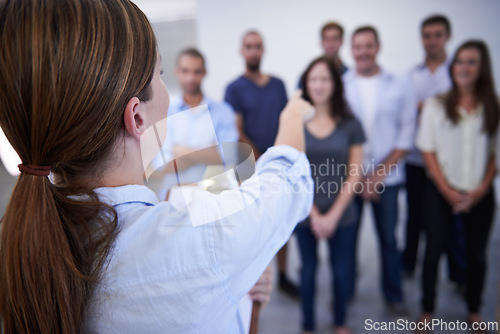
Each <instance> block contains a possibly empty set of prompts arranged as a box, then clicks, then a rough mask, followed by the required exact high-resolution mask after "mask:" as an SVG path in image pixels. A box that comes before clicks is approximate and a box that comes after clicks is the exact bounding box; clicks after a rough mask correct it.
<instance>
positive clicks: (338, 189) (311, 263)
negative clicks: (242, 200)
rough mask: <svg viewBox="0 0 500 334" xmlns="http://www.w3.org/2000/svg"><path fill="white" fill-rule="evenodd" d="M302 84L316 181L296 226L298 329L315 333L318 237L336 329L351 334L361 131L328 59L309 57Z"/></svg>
mask: <svg viewBox="0 0 500 334" xmlns="http://www.w3.org/2000/svg"><path fill="white" fill-rule="evenodd" d="M301 87H302V89H303V91H304V98H305V99H306V101H310V102H311V103H312V104H313V106H314V107H315V109H316V113H315V115H314V117H313V119H311V121H310V122H308V123H307V125H306V126H305V133H306V136H305V138H306V155H307V158H308V159H309V161H310V163H311V173H312V177H313V181H314V184H315V187H314V189H315V194H314V204H313V207H312V210H311V213H310V214H309V217H308V218H307V219H306V220H304V222H302V223H300V224H299V225H297V228H295V234H296V236H297V240H298V244H299V250H300V256H301V260H302V270H301V275H300V277H301V281H300V298H301V304H302V314H303V322H302V329H303V333H305V334H306V333H312V332H314V330H315V327H316V326H315V319H314V316H315V314H314V313H315V312H314V295H315V285H316V284H315V281H316V269H317V264H318V256H317V245H318V242H319V240H325V241H326V242H327V244H328V248H329V251H330V253H329V260H330V264H331V267H332V270H333V274H332V276H333V284H332V292H333V293H332V297H333V298H332V305H333V314H334V318H335V320H334V324H335V332H336V333H338V334H350V333H352V331H351V330H350V329H349V327H348V326H347V308H348V303H349V298H350V297H351V296H350V292H351V291H352V290H353V287H354V279H355V277H354V276H355V258H354V254H355V248H356V231H357V229H358V215H359V214H360V213H359V211H358V210H357V208H356V206H355V205H354V203H353V199H354V196H355V187H356V186H359V184H360V181H361V176H362V173H361V169H360V168H361V163H362V161H363V142H364V141H365V134H364V131H363V127H362V125H361V123H360V122H359V121H358V120H357V119H356V118H355V117H354V115H353V114H352V113H351V111H350V109H349V107H348V105H347V102H346V101H345V99H344V86H343V83H342V79H341V78H340V74H339V73H338V71H337V66H336V65H335V64H334V63H333V62H332V61H331V59H329V58H327V57H319V58H316V59H315V60H313V61H312V62H311V63H310V64H309V66H308V67H307V69H306V71H305V72H304V74H303V75H302V77H301ZM325 167H326V168H325Z"/></svg>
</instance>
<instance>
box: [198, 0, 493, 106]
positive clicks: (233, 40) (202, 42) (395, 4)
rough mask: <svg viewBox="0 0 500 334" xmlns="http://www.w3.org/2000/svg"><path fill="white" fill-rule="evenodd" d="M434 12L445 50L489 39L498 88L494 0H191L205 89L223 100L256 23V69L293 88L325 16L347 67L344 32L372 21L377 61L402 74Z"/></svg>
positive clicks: (419, 54) (418, 54) (415, 58)
mask: <svg viewBox="0 0 500 334" xmlns="http://www.w3.org/2000/svg"><path fill="white" fill-rule="evenodd" d="M435 13H442V14H445V15H447V16H448V18H449V19H450V21H451V23H452V31H453V36H452V39H451V41H450V43H449V45H448V54H449V55H450V56H451V55H452V53H453V51H454V50H455V48H456V47H457V46H458V45H460V44H461V43H462V42H463V41H465V40H466V39H469V38H481V39H483V40H484V41H485V42H486V43H487V44H488V46H489V48H490V52H491V57H492V62H493V68H494V73H495V78H496V80H495V81H496V83H497V92H500V90H499V85H500V17H499V13H500V1H498V0H477V1H471V0H376V1H373V0H309V1H305V0H252V1H241V0H237V1H235V0H198V8H197V30H196V31H197V41H198V47H199V48H200V50H201V51H202V52H203V53H204V54H205V56H206V58H207V66H208V76H207V78H206V80H205V82H204V91H205V93H206V94H208V95H210V96H212V97H213V98H217V99H222V98H223V94H224V90H225V87H226V85H227V84H228V83H229V82H230V81H231V80H233V79H234V78H236V77H237V76H238V75H240V74H241V73H242V72H243V69H244V62H243V60H242V58H241V56H240V55H239V48H240V43H241V36H242V34H243V33H244V32H245V31H246V30H248V29H250V28H255V29H257V30H259V31H260V32H261V33H262V34H263V37H264V47H265V54H264V59H263V63H262V69H263V71H264V72H267V73H271V74H273V75H276V76H278V77H280V78H281V79H283V80H284V81H285V85H286V87H287V90H288V93H289V94H290V93H292V92H293V90H294V88H295V87H296V85H297V82H298V78H299V75H300V74H301V72H302V71H303V70H304V69H305V67H306V65H307V64H308V62H309V61H310V60H312V59H313V58H314V57H316V56H318V55H319V54H320V53H321V48H320V44H319V43H320V40H319V30H320V28H321V26H322V25H323V24H324V23H325V22H327V21H330V20H336V21H338V22H340V23H341V24H342V25H343V26H344V28H345V30H346V35H345V37H344V46H343V47H342V49H341V57H342V59H343V60H344V62H345V63H346V64H347V65H348V66H351V65H352V64H353V59H352V57H351V55H350V36H351V33H352V32H353V31H354V29H356V27H358V26H360V25H364V24H372V25H374V26H375V27H376V28H377V29H378V31H379V34H380V38H381V44H382V49H381V52H380V54H379V63H380V64H381V65H382V66H384V67H386V68H387V69H388V70H391V71H393V72H396V73H403V72H404V71H406V70H407V69H408V68H409V67H410V66H412V65H413V64H415V63H417V62H419V61H420V60H422V59H423V51H422V47H421V42H420V23H421V21H422V19H423V18H425V17H427V16H428V15H431V14H435Z"/></svg>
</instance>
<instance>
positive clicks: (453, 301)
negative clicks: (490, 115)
mask: <svg viewBox="0 0 500 334" xmlns="http://www.w3.org/2000/svg"><path fill="white" fill-rule="evenodd" d="M14 184H15V178H13V177H11V176H10V175H8V174H7V172H6V171H5V169H4V167H3V165H1V164H0V215H3V212H4V210H5V206H6V205H7V203H8V200H9V197H10V193H11V191H12V188H13V186H14ZM496 188H497V190H499V189H500V181H499V180H498V179H497V180H496ZM497 193H498V191H497ZM399 200H400V208H401V210H400V222H399V226H398V230H397V237H398V240H403V238H402V236H403V228H402V225H403V224H402V222H404V220H405V201H404V192H401V194H400V198H399ZM364 211H365V213H364V217H363V219H362V227H361V232H360V233H361V234H360V243H359V246H360V247H359V273H358V275H359V277H358V283H357V293H356V297H355V299H354V300H353V301H352V303H351V305H350V307H349V314H348V325H349V326H350V327H351V328H352V329H353V330H354V332H355V333H369V332H370V331H369V330H367V328H365V321H369V320H368V319H371V320H372V321H394V320H395V319H393V318H391V317H390V315H389V314H388V313H387V311H386V309H385V307H384V304H383V301H382V298H381V294H380V289H379V257H378V244H377V241H376V238H375V231H374V229H373V222H372V219H371V214H370V210H364ZM498 221H499V217H497V218H496V220H495V225H494V227H493V231H492V235H491V239H490V243H489V260H488V264H489V271H488V275H487V281H486V286H485V291H484V302H483V308H482V316H483V318H484V320H485V321H495V320H496V318H495V316H496V309H497V307H498V282H499V280H500V224H499V223H498ZM400 245H402V243H400ZM325 246H326V245H324V244H320V247H319V248H320V266H319V268H318V274H317V293H316V297H317V298H316V311H317V314H316V323H317V332H316V333H318V334H322V333H331V332H332V327H331V325H330V324H331V322H332V318H331V315H330V305H331V297H330V291H331V289H330V283H329V282H330V271H329V268H328V266H327V251H326V247H325ZM442 264H444V261H442ZM273 265H274V266H275V263H273ZM299 268H300V262H299V254H298V248H297V244H296V240H295V237H292V239H291V240H290V243H289V252H288V275H289V277H290V278H291V279H292V280H293V281H294V282H296V283H298V277H299ZM442 269H443V268H442ZM442 271H443V270H442ZM275 272H276V268H275ZM419 275H420V272H417V273H416V275H415V277H414V278H411V279H406V280H405V281H404V293H405V298H406V305H407V307H408V309H409V312H410V316H409V318H408V320H409V321H414V320H416V319H417V318H418V316H419V312H420V308H419V305H420V303H419V300H420V280H419ZM441 277H442V278H441V281H440V283H439V299H438V303H437V313H436V317H437V318H439V319H442V320H443V321H455V322H456V321H457V320H460V321H463V320H465V316H466V309H465V304H464V302H463V300H462V298H461V297H460V295H459V294H458V293H457V292H456V290H455V287H454V286H453V285H451V284H450V283H448V282H447V281H446V280H445V279H443V277H445V275H441ZM300 324H301V312H300V304H299V303H298V302H296V301H292V300H290V299H289V298H288V297H286V296H284V295H282V294H281V293H280V292H279V291H278V290H277V289H276V288H275V289H274V291H273V294H272V298H271V302H270V303H269V305H268V306H267V307H266V308H264V309H263V310H262V311H261V316H260V322H259V333H260V334H296V333H301V327H300ZM384 332H387V331H384ZM449 332H450V331H442V333H449ZM435 333H440V331H435ZM457 333H458V332H457Z"/></svg>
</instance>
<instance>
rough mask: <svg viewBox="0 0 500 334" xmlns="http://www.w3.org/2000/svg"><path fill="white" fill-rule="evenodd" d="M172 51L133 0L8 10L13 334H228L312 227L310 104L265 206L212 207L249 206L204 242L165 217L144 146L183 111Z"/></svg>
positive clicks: (292, 115) (4, 57) (1, 253)
mask: <svg viewBox="0 0 500 334" xmlns="http://www.w3.org/2000/svg"><path fill="white" fill-rule="evenodd" d="M157 52H158V50H157V45H156V39H155V36H154V34H153V30H152V28H151V26H150V24H149V22H148V20H147V19H146V17H145V15H144V14H143V13H142V12H141V11H140V10H139V9H138V8H137V7H136V6H135V5H134V4H133V3H132V2H130V1H128V0H106V1H96V0H6V1H1V2H0V126H1V127H2V129H3V130H4V132H5V135H6V137H7V138H8V140H9V141H10V143H11V144H12V146H13V147H14V149H15V150H16V152H17V153H18V154H19V156H20V158H21V160H22V162H23V163H22V164H21V165H19V169H20V171H21V175H20V176H19V179H18V181H17V184H16V186H15V188H14V190H13V192H12V197H11V200H10V202H9V204H8V207H7V209H6V212H5V215H4V217H3V219H2V223H1V241H0V242H1V243H0V325H1V331H2V332H3V333H17V332H22V333H78V332H82V331H90V332H98V333H106V332H116V333H127V332H130V333H138V332H144V333H155V332H158V333H160V332H161V333H165V332H172V333H190V332H196V333H199V332H203V333H224V332H225V333H227V332H229V331H230V330H232V328H233V327H231V326H233V325H234V321H235V319H234V318H235V313H236V306H237V301H238V300H239V298H241V297H242V296H243V295H244V294H245V293H246V292H248V290H249V289H250V288H251V287H252V285H253V284H254V283H255V281H257V278H258V277H259V275H260V274H261V273H262V272H263V271H264V269H265V268H266V266H267V265H268V263H269V261H270V260H271V259H272V257H273V255H274V254H275V253H276V252H277V251H278V250H279V249H280V247H281V246H282V245H283V244H284V243H285V242H286V240H288V238H289V237H290V234H291V232H292V230H293V228H294V226H295V224H296V222H298V221H299V220H301V219H303V218H304V217H305V216H306V215H307V213H308V212H309V209H310V205H311V202H312V194H311V192H310V191H298V192H297V191H287V189H288V190H289V189H301V188H304V187H307V186H309V185H310V182H311V180H310V176H309V174H308V163H307V159H306V158H305V155H304V153H302V152H300V151H303V147H304V137H303V131H302V130H303V118H304V117H305V115H306V114H309V113H311V112H312V108H311V106H310V105H309V104H308V103H306V102H304V101H303V100H301V99H300V98H299V97H296V98H293V99H292V100H291V101H290V103H289V104H288V105H287V107H286V108H285V110H284V111H283V113H282V116H281V119H280V126H281V127H280V132H279V133H278V137H277V139H276V144H277V145H280V144H286V145H288V146H280V147H274V148H272V149H270V150H269V152H268V153H266V154H265V155H263V156H262V158H261V159H259V161H258V164H257V174H258V177H259V179H260V187H259V188H258V190H259V191H260V192H255V191H253V192H252V190H251V189H250V190H249V189H248V188H247V187H246V185H247V184H249V183H246V182H243V184H242V187H241V189H240V190H234V191H228V192H223V193H221V194H220V195H211V194H207V193H205V192H201V193H200V195H199V196H200V198H201V199H202V201H198V202H195V201H194V200H193V205H194V207H192V208H191V209H192V210H193V212H195V213H200V214H201V215H202V216H203V214H204V212H203V210H208V209H214V210H215V211H216V210H217V209H218V208H220V205H222V204H223V203H222V202H224V201H231V200H232V199H233V198H235V197H238V196H239V198H241V197H242V196H243V197H244V199H245V200H246V203H247V206H246V207H244V208H243V209H241V210H240V211H239V212H236V213H234V214H232V215H230V216H221V217H220V218H219V219H217V220H215V221H210V222H207V223H206V224H205V225H204V226H199V227H193V224H192V222H191V219H190V215H189V214H188V212H180V211H176V210H175V209H174V208H173V207H172V206H171V205H169V203H167V202H162V203H160V202H158V199H157V198H156V197H155V195H154V193H153V192H152V191H151V190H149V189H147V188H146V187H145V186H144V183H143V173H144V166H143V164H142V159H141V154H142V153H143V152H142V151H141V150H142V147H141V141H140V139H141V137H142V135H143V134H145V133H146V130H147V129H148V128H149V127H151V126H152V125H155V124H156V123H157V122H159V121H160V120H161V119H162V118H165V117H166V111H167V109H168V104H169V97H168V93H167V90H166V87H165V85H164V83H163V81H162V80H161V78H160V61H159V56H158V54H157ZM160 133H161V132H160ZM290 146H291V147H290ZM249 182H255V181H251V180H249ZM278 200H279V205H278ZM196 205H197V206H196ZM190 213H191V212H190ZM285 222H289V223H285Z"/></svg>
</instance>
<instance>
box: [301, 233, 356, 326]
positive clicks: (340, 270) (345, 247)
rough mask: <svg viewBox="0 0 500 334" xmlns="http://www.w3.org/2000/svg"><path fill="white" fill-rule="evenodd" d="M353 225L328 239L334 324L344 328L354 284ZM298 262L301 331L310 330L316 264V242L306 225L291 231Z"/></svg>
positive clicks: (354, 235) (312, 315) (312, 321)
mask: <svg viewBox="0 0 500 334" xmlns="http://www.w3.org/2000/svg"><path fill="white" fill-rule="evenodd" d="M356 230H357V227H356V225H354V224H352V225H348V226H345V227H340V228H338V229H337V231H336V232H335V234H334V235H333V237H332V238H330V239H328V240H327V241H328V247H329V250H330V256H329V259H330V265H331V267H332V270H333V300H334V307H333V312H334V317H335V325H336V326H343V325H345V319H346V309H347V304H348V302H349V297H350V294H349V292H350V291H352V285H353V284H354V247H355V241H356ZM295 234H296V236H297V240H298V243H299V250H300V256H301V260H302V271H301V276H300V277H301V280H300V300H301V303H302V313H303V323H302V326H303V330H304V331H314V293H315V282H316V267H317V264H318V256H317V240H316V237H315V236H314V234H313V233H312V231H311V228H310V226H309V225H308V224H307V225H306V224H303V225H302V224H301V225H299V226H297V228H296V229H295Z"/></svg>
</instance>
